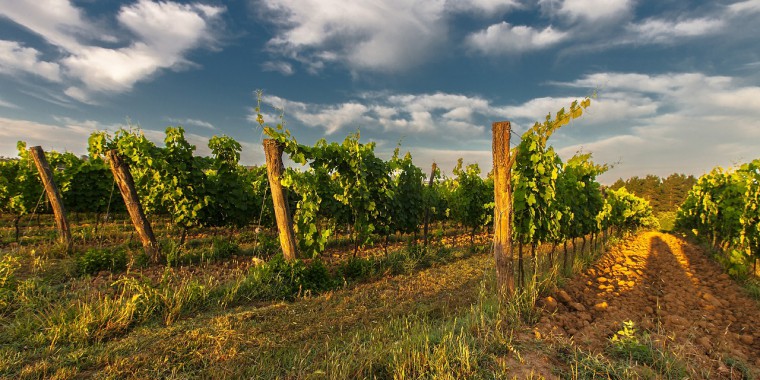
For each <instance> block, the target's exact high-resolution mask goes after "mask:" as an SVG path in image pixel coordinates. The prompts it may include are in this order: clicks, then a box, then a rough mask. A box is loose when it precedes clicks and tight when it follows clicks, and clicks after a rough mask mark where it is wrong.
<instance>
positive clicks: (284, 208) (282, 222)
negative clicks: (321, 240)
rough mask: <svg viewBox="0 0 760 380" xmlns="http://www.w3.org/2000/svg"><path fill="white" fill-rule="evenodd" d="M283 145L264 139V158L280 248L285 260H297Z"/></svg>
mask: <svg viewBox="0 0 760 380" xmlns="http://www.w3.org/2000/svg"><path fill="white" fill-rule="evenodd" d="M282 150H283V147H282V145H281V144H279V143H278V142H277V140H274V139H264V156H265V157H266V163H267V178H268V179H269V188H270V190H271V191H272V202H273V203H274V217H275V219H276V220H277V231H278V232H279V236H280V246H281V247H282V255H283V256H285V260H288V261H290V260H295V259H296V257H297V256H296V255H297V250H296V235H295V233H294V232H293V221H292V220H291V219H290V210H289V209H288V201H287V199H286V198H285V192H284V191H283V190H282V183H281V182H280V178H281V177H282V171H283V169H284V168H285V167H284V165H283V164H282Z"/></svg>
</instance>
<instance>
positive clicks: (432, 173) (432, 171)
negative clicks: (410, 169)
mask: <svg viewBox="0 0 760 380" xmlns="http://www.w3.org/2000/svg"><path fill="white" fill-rule="evenodd" d="M437 169H438V165H437V164H436V163H435V162H433V166H432V168H431V169H430V180H429V181H428V189H432V188H433V182H434V179H435V171H436V170H437ZM429 224H430V205H429V204H427V205H425V226H424V228H423V230H422V235H423V240H424V244H425V245H424V246H425V247H427V245H428V225H429Z"/></svg>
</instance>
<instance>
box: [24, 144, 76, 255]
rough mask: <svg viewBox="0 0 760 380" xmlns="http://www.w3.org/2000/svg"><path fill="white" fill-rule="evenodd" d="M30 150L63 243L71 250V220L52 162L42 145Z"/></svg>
mask: <svg viewBox="0 0 760 380" xmlns="http://www.w3.org/2000/svg"><path fill="white" fill-rule="evenodd" d="M29 152H30V153H31V155H32V158H33V159H34V164H35V165H36V166H37V171H38V172H39V173H40V179H41V180H42V184H43V185H44V186H45V192H46V193H47V196H48V199H49V200H50V205H51V206H52V208H53V216H54V217H55V224H56V225H57V226H58V232H59V234H60V240H61V243H64V244H66V247H67V249H68V250H70V249H71V246H72V241H71V230H70V229H69V221H68V220H67V219H66V209H65V208H64V206H63V200H62V197H61V193H60V192H59V191H58V186H56V184H55V180H54V179H53V171H52V170H51V169H50V164H49V163H48V161H47V159H46V158H45V152H44V151H43V150H42V147H40V146H33V147H31V148H29Z"/></svg>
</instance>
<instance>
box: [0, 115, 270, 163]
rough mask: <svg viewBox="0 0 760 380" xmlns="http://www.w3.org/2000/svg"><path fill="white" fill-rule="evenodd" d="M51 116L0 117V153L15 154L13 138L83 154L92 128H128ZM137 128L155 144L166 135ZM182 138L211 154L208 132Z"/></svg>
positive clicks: (252, 155)
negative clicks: (48, 119) (33, 118)
mask: <svg viewBox="0 0 760 380" xmlns="http://www.w3.org/2000/svg"><path fill="white" fill-rule="evenodd" d="M53 119H54V120H55V122H56V124H46V123H39V122H34V121H29V120H19V119H10V118H3V117H0V156H6V157H15V156H16V153H17V151H16V142H17V141H26V142H27V146H35V145H40V146H42V147H43V149H45V150H56V151H59V152H64V151H66V152H72V153H74V154H77V155H83V154H87V139H88V138H89V137H90V135H91V134H92V133H93V132H96V131H107V132H111V133H113V132H115V131H116V130H118V129H119V128H129V126H128V125H123V124H103V123H100V122H97V121H94V120H84V121H81V120H75V119H72V118H69V117H62V116H56V117H53ZM190 120H192V119H190ZM141 131H142V132H143V133H144V134H145V137H147V138H148V139H149V140H150V141H152V142H153V143H155V144H156V145H158V146H163V145H164V138H165V137H166V134H165V131H164V130H153V129H141ZM185 139H186V140H187V141H188V142H189V143H190V144H192V145H195V147H196V150H195V155H199V156H208V155H210V154H211V150H210V149H208V140H209V137H208V136H204V135H199V134H195V133H188V132H185ZM241 144H242V145H244V146H249V147H251V149H246V150H248V151H246V150H244V152H243V156H244V157H245V158H246V159H249V160H254V161H253V162H256V163H259V162H262V161H263V160H259V159H258V158H259V156H261V153H260V152H261V145H258V146H254V145H255V144H254V145H252V144H250V143H245V142H241ZM250 150H253V151H250ZM249 151H250V152H249ZM247 162H251V161H247Z"/></svg>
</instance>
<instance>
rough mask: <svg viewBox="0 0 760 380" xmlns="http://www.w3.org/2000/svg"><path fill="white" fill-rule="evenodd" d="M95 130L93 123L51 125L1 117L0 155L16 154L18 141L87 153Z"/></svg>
mask: <svg viewBox="0 0 760 380" xmlns="http://www.w3.org/2000/svg"><path fill="white" fill-rule="evenodd" d="M93 131H95V128H94V127H92V126H91V125H86V123H85V125H82V124H73V125H65V126H59V125H50V124H42V123H36V122H33V121H27V120H17V119H9V118H3V117H0V155H5V156H13V157H15V156H16V153H17V151H16V142H17V141H26V142H27V146H36V145H40V146H42V147H43V149H45V150H57V151H71V152H74V153H76V154H85V153H87V138H88V137H89V136H90V134H91V133H92V132H93Z"/></svg>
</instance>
